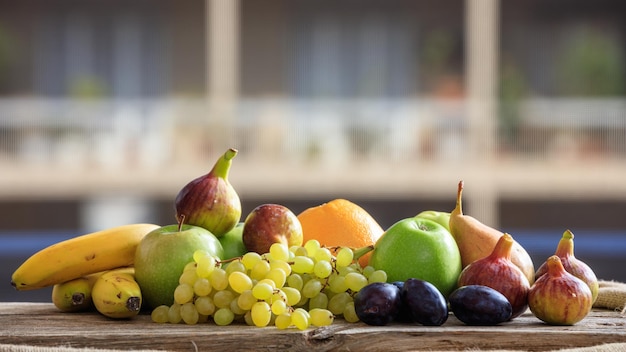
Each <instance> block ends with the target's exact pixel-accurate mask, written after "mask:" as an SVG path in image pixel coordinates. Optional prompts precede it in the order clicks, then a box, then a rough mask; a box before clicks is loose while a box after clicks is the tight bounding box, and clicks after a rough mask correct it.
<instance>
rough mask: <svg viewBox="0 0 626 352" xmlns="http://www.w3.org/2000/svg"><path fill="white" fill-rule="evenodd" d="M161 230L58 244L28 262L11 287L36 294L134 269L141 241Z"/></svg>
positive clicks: (111, 232)
mask: <svg viewBox="0 0 626 352" xmlns="http://www.w3.org/2000/svg"><path fill="white" fill-rule="evenodd" d="M158 227H159V226H158V225H153V224H130V225H123V226H117V227H113V228H110V229H106V230H101V231H97V232H93V233H89V234H86V235H82V236H78V237H74V238H71V239H68V240H65V241H61V242H58V243H55V244H53V245H51V246H49V247H46V248H44V249H42V250H40V251H39V252H37V253H35V254H33V255H32V256H31V257H30V258H28V259H26V261H24V263H22V265H20V267H18V268H17V270H15V272H14V273H13V275H12V276H11V285H13V287H15V288H16V289H18V290H32V289H38V288H44V287H49V286H53V285H55V284H59V283H63V282H67V281H70V280H73V279H77V278H79V277H82V276H85V275H89V274H93V273H97V272H99V271H105V270H110V269H115V268H119V267H123V266H130V265H132V264H133V262H134V258H135V249H136V248H137V245H138V244H139V242H140V241H141V239H142V238H143V237H144V236H145V235H146V234H148V233H149V232H150V231H152V230H154V229H157V228H158Z"/></svg>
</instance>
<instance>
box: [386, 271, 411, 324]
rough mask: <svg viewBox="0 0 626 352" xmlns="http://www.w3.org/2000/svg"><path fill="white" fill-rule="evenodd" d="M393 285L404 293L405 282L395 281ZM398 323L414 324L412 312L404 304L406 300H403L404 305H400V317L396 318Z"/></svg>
mask: <svg viewBox="0 0 626 352" xmlns="http://www.w3.org/2000/svg"><path fill="white" fill-rule="evenodd" d="M391 284H392V285H394V286H396V287H397V288H398V289H399V290H400V292H401V293H402V289H403V288H404V281H394V282H392V283H391ZM396 321H397V322H400V323H412V322H413V317H411V312H410V311H409V308H408V307H407V306H406V304H404V300H402V304H401V305H400V311H399V312H398V315H397V316H396Z"/></svg>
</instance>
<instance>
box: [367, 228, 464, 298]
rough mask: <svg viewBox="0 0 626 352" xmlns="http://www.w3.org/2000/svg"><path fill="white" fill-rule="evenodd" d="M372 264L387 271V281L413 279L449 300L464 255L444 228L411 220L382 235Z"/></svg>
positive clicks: (376, 246)
mask: <svg viewBox="0 0 626 352" xmlns="http://www.w3.org/2000/svg"><path fill="white" fill-rule="evenodd" d="M369 265H371V266H373V267H374V268H376V269H381V270H384V271H385V272H386V273H387V281H388V282H394V281H406V280H407V279H410V278H415V279H420V280H424V281H428V282H430V283H431V284H433V285H434V286H435V287H437V289H438V290H439V291H440V292H441V293H442V294H443V295H444V296H446V297H447V296H448V295H449V294H450V293H451V292H452V291H453V290H454V289H455V288H456V283H457V280H458V278H459V275H460V273H461V254H460V253H459V248H458V247H457V245H456V242H455V241H454V238H453V237H452V235H451V234H450V232H448V230H446V229H445V227H443V226H441V225H440V224H438V223H436V222H435V221H433V220H430V219H424V218H419V217H412V218H407V219H403V220H400V221H398V222H396V223H395V224H393V225H392V226H391V227H389V228H388V229H387V231H385V233H383V235H382V236H381V237H380V239H378V241H377V242H376V244H375V245H374V251H373V252H372V256H371V258H370V262H369Z"/></svg>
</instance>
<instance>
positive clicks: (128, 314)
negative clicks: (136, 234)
mask: <svg viewBox="0 0 626 352" xmlns="http://www.w3.org/2000/svg"><path fill="white" fill-rule="evenodd" d="M134 275H135V269H134V268H133V267H124V268H118V269H113V270H107V271H102V272H98V273H95V274H91V275H87V276H83V277H80V278H78V279H73V280H70V281H67V282H63V283H59V284H55V285H54V286H53V288H52V303H54V305H55V306H56V307H57V308H58V309H59V310H61V311H63V312H82V311H86V310H90V309H92V308H93V307H95V308H96V310H97V311H98V312H99V313H101V314H102V315H104V316H107V317H109V318H115V319H122V318H132V317H134V316H135V315H137V314H138V313H139V311H140V309H141V303H142V296H141V289H140V288H139V284H138V283H137V281H135V276H134Z"/></svg>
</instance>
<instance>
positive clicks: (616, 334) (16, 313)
mask: <svg viewBox="0 0 626 352" xmlns="http://www.w3.org/2000/svg"><path fill="white" fill-rule="evenodd" d="M0 319H1V321H2V326H1V328H0V343H6V344H29V345H34V346H58V345H64V346H71V347H92V348H113V349H120V350H132V349H164V350H172V351H195V350H196V349H197V350H199V351H206V350H211V351H232V350H241V351H246V350H255V351H259V350H265V351H270V350H271V351H273V352H275V351H280V350H290V351H304V350H306V351H315V350H324V351H327V350H335V351H349V350H351V351H379V350H385V351H403V350H459V349H461V350H462V349H483V350H488V349H520V350H528V351H547V350H554V349H558V348H566V347H584V346H595V345H600V344H604V343H611V342H623V343H626V316H624V315H622V314H620V313H618V312H613V311H603V310H594V311H593V312H592V313H591V314H590V315H589V316H588V317H587V318H585V319H584V320H583V321H582V322H580V323H578V324H577V325H574V326H550V325H546V324H544V323H542V322H541V321H539V320H538V319H537V318H535V317H533V316H532V315H531V314H530V313H526V314H524V315H522V316H521V317H518V318H517V319H515V320H513V321H511V322H508V323H506V324H502V325H500V326H495V327H472V326H466V325H464V324H462V323H461V322H459V321H458V320H457V319H456V318H454V316H452V315H451V316H450V319H448V321H447V322H446V323H445V324H444V325H443V326H440V327H426V326H420V325H417V324H392V325H390V326H385V327H373V326H368V325H365V324H362V323H355V324H351V323H346V322H344V321H342V320H338V321H336V322H335V323H334V324H333V325H331V326H329V327H324V328H317V329H313V328H312V329H308V330H306V331H299V330H297V329H288V330H278V329H276V328H274V327H268V328H257V327H249V326H245V325H243V324H233V325H231V326H227V327H218V326H215V325H214V324H212V323H204V324H198V325H194V326H188V325H184V324H177V325H173V324H155V323H152V322H151V321H150V317H149V315H147V314H142V315H140V316H138V317H136V318H135V319H132V320H112V319H108V318H106V317H104V316H102V315H99V314H97V313H62V312H59V311H58V310H57V309H56V308H55V307H54V306H53V305H52V304H48V303H0Z"/></svg>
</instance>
